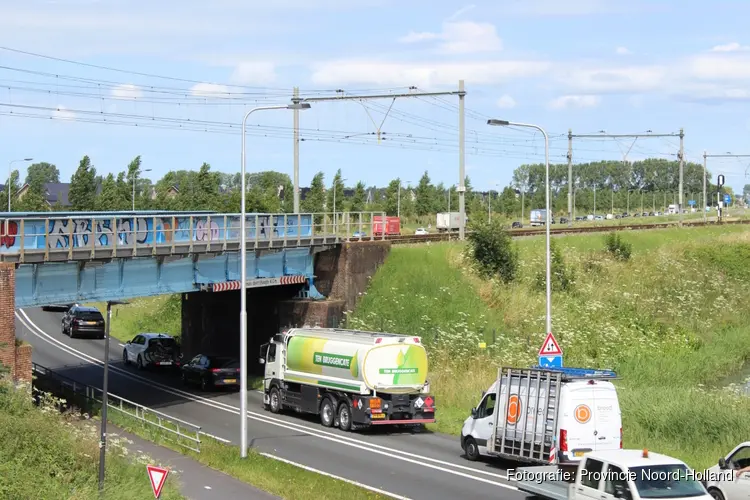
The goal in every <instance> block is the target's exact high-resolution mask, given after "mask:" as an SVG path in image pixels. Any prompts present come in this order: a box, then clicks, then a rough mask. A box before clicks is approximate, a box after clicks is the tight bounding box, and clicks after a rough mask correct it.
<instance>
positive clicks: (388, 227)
mask: <svg viewBox="0 0 750 500" xmlns="http://www.w3.org/2000/svg"><path fill="white" fill-rule="evenodd" d="M372 234H373V236H383V216H382V215H375V216H374V217H373V218H372ZM400 234H401V219H400V218H399V217H386V218H385V235H386V236H398V235H400Z"/></svg>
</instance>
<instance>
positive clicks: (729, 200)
mask: <svg viewBox="0 0 750 500" xmlns="http://www.w3.org/2000/svg"><path fill="white" fill-rule="evenodd" d="M730 203H732V196H731V195H730V194H728V193H726V194H724V206H725V207H728V206H729V204H730Z"/></svg>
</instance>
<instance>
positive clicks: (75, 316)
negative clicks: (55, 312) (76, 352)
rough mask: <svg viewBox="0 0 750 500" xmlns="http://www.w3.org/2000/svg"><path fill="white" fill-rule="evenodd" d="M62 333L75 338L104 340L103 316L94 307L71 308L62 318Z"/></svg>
mask: <svg viewBox="0 0 750 500" xmlns="http://www.w3.org/2000/svg"><path fill="white" fill-rule="evenodd" d="M61 326H62V333H63V335H69V336H70V338H75V337H81V336H86V337H93V338H97V339H103V338H104V316H102V313H100V312H99V310H98V309H96V308H95V307H84V306H73V307H71V308H70V309H69V310H68V312H66V313H65V314H64V315H63V317H62V325H61Z"/></svg>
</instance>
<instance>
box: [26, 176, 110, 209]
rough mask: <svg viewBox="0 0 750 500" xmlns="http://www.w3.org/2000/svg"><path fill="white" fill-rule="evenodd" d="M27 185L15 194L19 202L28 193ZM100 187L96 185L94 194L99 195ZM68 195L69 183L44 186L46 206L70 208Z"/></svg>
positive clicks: (46, 184)
mask: <svg viewBox="0 0 750 500" xmlns="http://www.w3.org/2000/svg"><path fill="white" fill-rule="evenodd" d="M29 188H30V186H29V184H24V185H23V186H21V189H19V190H18V193H16V199H18V200H20V199H21V198H23V197H24V195H25V194H26V193H27V192H28V191H29ZM101 191H102V186H101V184H98V185H97V186H96V194H99V193H101ZM69 194H70V183H69V182H47V183H45V184H44V197H45V199H46V201H47V204H48V205H49V206H50V208H52V207H62V208H67V207H70V205H71V203H70V200H69V199H68V195H69Z"/></svg>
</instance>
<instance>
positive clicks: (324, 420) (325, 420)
mask: <svg viewBox="0 0 750 500" xmlns="http://www.w3.org/2000/svg"><path fill="white" fill-rule="evenodd" d="M334 420H335V412H334V409H333V403H332V402H331V400H330V399H329V398H324V399H323V402H322V403H321V405H320V423H321V424H323V425H324V426H326V427H331V426H332V425H333V422H334Z"/></svg>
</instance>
